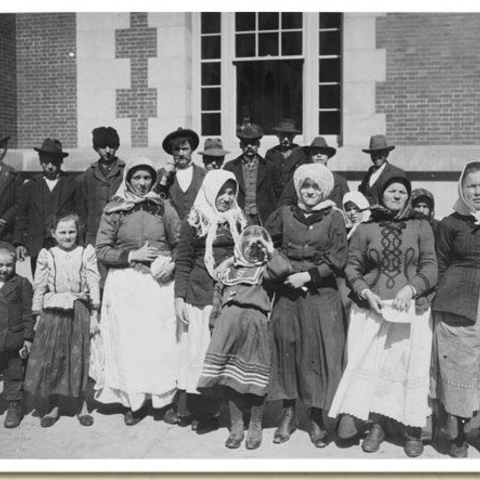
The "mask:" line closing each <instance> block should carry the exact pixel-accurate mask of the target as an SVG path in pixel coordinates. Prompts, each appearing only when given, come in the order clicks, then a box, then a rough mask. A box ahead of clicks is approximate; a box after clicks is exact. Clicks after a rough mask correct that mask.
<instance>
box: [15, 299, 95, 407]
mask: <svg viewBox="0 0 480 480" xmlns="http://www.w3.org/2000/svg"><path fill="white" fill-rule="evenodd" d="M89 361H90V313H89V310H88V307H87V306H86V305H85V304H84V303H83V302H81V301H79V300H77V301H75V303H74V309H73V311H72V312H68V311H64V310H53V309H52V310H46V311H44V312H43V313H42V317H41V319H40V321H39V324H38V327H37V331H36V332H35V339H34V341H33V346H32V351H31V353H30V357H29V360H28V366H27V372H26V375H25V383H24V387H25V390H27V391H28V392H30V393H31V394H33V395H39V396H40V397H42V398H47V397H49V396H50V395H64V396H67V397H75V398H78V397H81V396H82V395H83V393H84V392H85V390H86V388H87V381H88V365H89Z"/></svg>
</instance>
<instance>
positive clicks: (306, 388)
mask: <svg viewBox="0 0 480 480" xmlns="http://www.w3.org/2000/svg"><path fill="white" fill-rule="evenodd" d="M293 181H294V184H295V190H296V192H297V195H298V202H297V204H296V205H292V206H283V207H280V208H279V209H278V210H276V211H275V212H274V213H273V214H272V215H271V216H270V218H269V219H268V221H267V224H266V228H267V230H269V232H270V234H271V235H272V238H273V239H274V242H275V243H276V244H278V245H279V250H280V252H282V253H283V254H284V255H285V256H286V257H287V258H288V260H289V261H290V263H291V265H292V269H293V273H292V274H291V275H289V276H288V277H287V279H286V280H285V281H284V282H283V284H281V285H279V287H278V288H277V290H276V300H275V304H274V307H273V312H272V318H271V322H272V331H273V345H272V347H273V352H272V368H271V372H270V386H269V399H270V400H282V402H283V410H282V416H281V419H280V423H279V425H278V428H277V430H276V431H275V434H274V439H273V441H274V443H283V442H286V441H287V440H289V438H290V436H291V434H292V433H293V431H294V430H295V428H296V425H297V422H296V419H295V403H296V400H297V399H298V400H300V401H301V402H302V403H304V404H306V405H307V406H308V407H309V410H308V412H309V417H310V428H309V435H310V440H311V442H312V443H313V444H314V445H315V446H316V447H318V448H322V447H325V446H326V445H327V443H328V436H327V429H326V427H325V424H324V421H323V418H324V413H326V412H327V411H328V409H329V408H330V405H331V402H332V399H333V395H334V394H335V390H336V388H337V385H338V382H339V381H340V378H341V375H342V367H343V350H344V342H345V332H344V322H343V308H342V302H341V299H340V294H339V291H338V288H337V283H336V276H338V275H339V273H340V272H341V271H342V270H343V268H344V266H345V261H346V257H347V235H346V231H345V221H344V219H343V215H342V213H341V211H339V210H338V209H336V208H335V204H334V203H333V201H331V200H326V199H327V198H328V196H329V195H330V193H331V191H332V189H333V184H334V180H333V175H332V172H330V170H329V169H328V168H327V167H325V166H324V165H320V164H310V165H302V166H300V167H299V168H298V169H297V170H296V171H295V173H294V176H293Z"/></svg>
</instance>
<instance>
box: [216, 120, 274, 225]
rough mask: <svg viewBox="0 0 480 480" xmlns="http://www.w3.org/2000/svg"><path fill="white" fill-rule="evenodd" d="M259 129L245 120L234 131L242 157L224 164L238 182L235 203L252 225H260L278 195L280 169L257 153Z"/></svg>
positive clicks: (270, 210) (260, 131) (272, 208)
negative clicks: (236, 202)
mask: <svg viewBox="0 0 480 480" xmlns="http://www.w3.org/2000/svg"><path fill="white" fill-rule="evenodd" d="M262 137H263V130H262V128H261V127H260V125H256V124H255V123H251V122H250V119H249V118H245V119H244V120H243V122H242V124H241V125H240V126H239V127H238V128H237V138H238V139H239V140H240V148H241V149H242V154H241V155H240V156H239V157H237V158H236V159H235V160H231V161H230V162H227V163H226V164H225V167H224V170H229V171H231V172H233V174H234V175H235V177H236V178H237V181H238V198H237V201H238V204H239V205H240V207H241V208H242V209H243V211H244V213H245V215H246V217H247V218H248V220H249V222H250V224H252V225H263V224H264V223H265V222H266V221H267V218H268V217H269V215H270V214H271V213H272V212H273V211H274V210H275V209H276V208H277V205H278V199H279V198H280V195H281V193H282V183H281V178H280V170H279V169H278V167H277V166H276V165H275V164H273V163H272V162H267V160H265V159H264V158H263V157H261V156H260V155H259V154H258V149H259V147H260V139H261V138H262Z"/></svg>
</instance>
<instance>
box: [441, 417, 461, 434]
mask: <svg viewBox="0 0 480 480" xmlns="http://www.w3.org/2000/svg"><path fill="white" fill-rule="evenodd" d="M459 425H460V418H459V417H457V416H455V415H451V414H450V413H448V414H447V419H446V421H445V425H443V426H442V427H441V428H440V431H441V432H442V434H443V435H444V436H445V437H446V438H448V439H449V440H454V439H455V438H458V435H459V433H460V429H459Z"/></svg>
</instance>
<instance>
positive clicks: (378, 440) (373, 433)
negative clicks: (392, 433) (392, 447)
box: [362, 423, 385, 453]
mask: <svg viewBox="0 0 480 480" xmlns="http://www.w3.org/2000/svg"><path fill="white" fill-rule="evenodd" d="M384 438H385V432H384V431H383V428H382V427H381V426H380V425H378V424H377V423H375V424H373V426H372V429H371V430H370V433H369V434H368V435H367V436H366V437H365V440H364V441H363V443H362V450H363V451H364V452H367V453H375V452H378V449H379V448H380V445H381V444H382V442H383V440H384Z"/></svg>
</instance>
